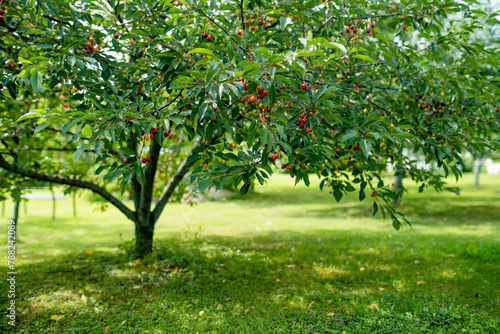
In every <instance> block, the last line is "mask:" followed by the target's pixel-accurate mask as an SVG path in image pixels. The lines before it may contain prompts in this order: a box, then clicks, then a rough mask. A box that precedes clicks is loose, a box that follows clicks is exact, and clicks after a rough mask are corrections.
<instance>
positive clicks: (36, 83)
mask: <svg viewBox="0 0 500 334" xmlns="http://www.w3.org/2000/svg"><path fill="white" fill-rule="evenodd" d="M30 82H31V88H33V91H34V92H35V94H39V93H43V92H44V90H43V81H42V76H41V74H40V72H38V71H35V72H33V74H32V75H31V81H30Z"/></svg>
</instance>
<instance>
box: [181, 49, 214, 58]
mask: <svg viewBox="0 0 500 334" xmlns="http://www.w3.org/2000/svg"><path fill="white" fill-rule="evenodd" d="M188 53H204V54H207V55H211V56H213V57H214V58H217V57H216V56H215V55H214V53H213V52H212V51H210V50H209V49H204V48H195V49H193V50H191V51H189V52H188Z"/></svg>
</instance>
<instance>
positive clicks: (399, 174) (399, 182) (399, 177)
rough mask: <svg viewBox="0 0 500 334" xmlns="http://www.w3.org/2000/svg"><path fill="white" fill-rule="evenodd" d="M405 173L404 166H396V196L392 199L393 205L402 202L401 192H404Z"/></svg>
mask: <svg viewBox="0 0 500 334" xmlns="http://www.w3.org/2000/svg"><path fill="white" fill-rule="evenodd" d="M403 174H404V170H403V166H401V165H398V166H397V167H396V174H395V175H394V192H395V196H394V198H393V199H392V201H391V202H392V204H393V205H398V204H399V203H401V194H402V192H403Z"/></svg>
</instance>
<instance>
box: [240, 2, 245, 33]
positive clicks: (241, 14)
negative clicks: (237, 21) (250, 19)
mask: <svg viewBox="0 0 500 334" xmlns="http://www.w3.org/2000/svg"><path fill="white" fill-rule="evenodd" d="M243 1H244V0H241V1H240V16H241V27H242V28H243V32H245V17H244V16H243Z"/></svg>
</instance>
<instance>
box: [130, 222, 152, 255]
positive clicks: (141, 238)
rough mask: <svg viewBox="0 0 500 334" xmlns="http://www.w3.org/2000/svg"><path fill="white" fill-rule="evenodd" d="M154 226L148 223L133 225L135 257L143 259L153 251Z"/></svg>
mask: <svg viewBox="0 0 500 334" xmlns="http://www.w3.org/2000/svg"><path fill="white" fill-rule="evenodd" d="M153 234H154V225H153V224H151V223H150V222H146V223H145V224H144V223H142V222H137V223H136V224H135V255H136V257H137V258H143V257H145V256H146V255H148V254H150V253H151V252H152V251H153Z"/></svg>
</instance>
